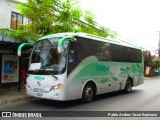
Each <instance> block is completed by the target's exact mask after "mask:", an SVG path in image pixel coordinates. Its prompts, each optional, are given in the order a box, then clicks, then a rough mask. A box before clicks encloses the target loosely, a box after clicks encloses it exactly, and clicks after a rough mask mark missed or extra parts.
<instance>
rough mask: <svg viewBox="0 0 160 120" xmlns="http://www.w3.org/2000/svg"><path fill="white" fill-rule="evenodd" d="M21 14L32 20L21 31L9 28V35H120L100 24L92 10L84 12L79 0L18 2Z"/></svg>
mask: <svg viewBox="0 0 160 120" xmlns="http://www.w3.org/2000/svg"><path fill="white" fill-rule="evenodd" d="M18 10H19V11H20V13H21V14H22V15H23V16H24V17H26V18H29V19H30V20H31V22H30V23H28V24H27V25H20V26H19V27H18V28H19V29H18V30H14V31H9V30H6V31H5V32H6V35H9V36H12V37H13V38H15V39H18V40H21V41H22V42H25V41H28V40H32V41H34V40H37V39H38V37H40V36H43V35H47V34H53V33H59V32H85V33H89V34H94V35H98V36H102V37H107V36H112V37H114V36H116V33H115V32H110V31H109V30H108V29H106V28H105V27H101V26H98V25H97V23H96V17H95V15H94V13H92V12H91V11H90V10H85V11H84V12H83V11H82V9H81V7H80V6H79V1H77V0H28V2H27V3H25V4H18Z"/></svg>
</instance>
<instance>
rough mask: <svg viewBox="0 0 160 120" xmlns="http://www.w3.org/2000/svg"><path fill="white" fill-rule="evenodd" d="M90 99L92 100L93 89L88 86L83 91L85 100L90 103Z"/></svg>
mask: <svg viewBox="0 0 160 120" xmlns="http://www.w3.org/2000/svg"><path fill="white" fill-rule="evenodd" d="M92 98H93V89H92V88H91V87H90V86H88V87H87V88H86V89H85V99H86V100H87V101H90V100H92Z"/></svg>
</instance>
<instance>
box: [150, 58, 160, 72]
mask: <svg viewBox="0 0 160 120" xmlns="http://www.w3.org/2000/svg"><path fill="white" fill-rule="evenodd" d="M151 67H152V69H156V70H157V69H158V68H160V59H153V60H152V62H151Z"/></svg>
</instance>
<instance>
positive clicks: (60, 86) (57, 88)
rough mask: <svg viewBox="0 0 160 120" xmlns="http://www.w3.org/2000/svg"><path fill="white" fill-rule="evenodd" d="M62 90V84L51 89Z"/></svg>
mask: <svg viewBox="0 0 160 120" xmlns="http://www.w3.org/2000/svg"><path fill="white" fill-rule="evenodd" d="M62 88H63V84H61V83H60V84H58V85H55V86H52V87H51V89H52V90H60V89H62Z"/></svg>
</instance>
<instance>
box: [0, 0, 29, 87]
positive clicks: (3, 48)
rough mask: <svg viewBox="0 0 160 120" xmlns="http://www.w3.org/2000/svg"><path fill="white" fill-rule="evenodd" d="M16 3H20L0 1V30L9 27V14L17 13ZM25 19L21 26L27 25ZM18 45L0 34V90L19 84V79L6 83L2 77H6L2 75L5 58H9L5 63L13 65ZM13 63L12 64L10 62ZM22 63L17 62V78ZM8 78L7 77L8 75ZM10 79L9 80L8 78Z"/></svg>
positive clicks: (11, 0) (16, 0) (15, 0)
mask: <svg viewBox="0 0 160 120" xmlns="http://www.w3.org/2000/svg"><path fill="white" fill-rule="evenodd" d="M17 3H20V2H19V1H18V0H0V29H2V28H9V29H10V27H11V13H12V12H15V13H19V11H18V10H17ZM27 21H28V20H27V19H26V18H23V24H25V23H27ZM19 45H20V42H18V41H17V40H12V38H10V37H7V36H5V35H3V34H0V89H2V88H10V87H12V86H13V85H15V84H16V85H18V84H19V83H20V79H19V78H18V77H16V82H13V80H11V81H12V82H7V79H6V78H5V80H4V77H5V76H7V74H6V73H4V74H3V71H4V66H5V62H4V61H5V60H4V59H5V56H6V57H7V56H10V58H9V60H6V63H9V62H10V63H11V64H12V63H14V61H13V60H14V57H17V59H19V58H18V56H17V48H18V46H19ZM23 58H24V57H23ZM12 61H13V62H12ZM21 63H22V61H21V60H20V59H19V60H18V63H17V65H18V68H17V71H16V72H15V74H17V75H18V76H19V75H20V74H19V70H20V64H21ZM12 77H13V76H12ZM19 77H20V76H19ZM8 78H9V75H8ZM9 79H10V78H9Z"/></svg>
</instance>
